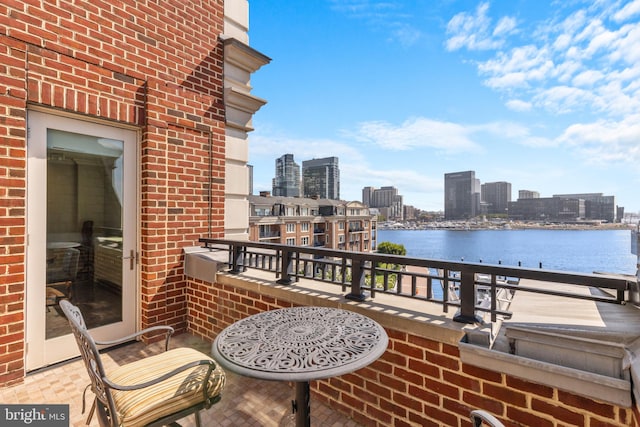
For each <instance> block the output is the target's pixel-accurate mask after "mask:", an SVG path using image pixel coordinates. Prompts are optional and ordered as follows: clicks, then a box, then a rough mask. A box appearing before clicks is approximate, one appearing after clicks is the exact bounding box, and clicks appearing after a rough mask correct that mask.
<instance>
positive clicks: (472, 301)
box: [453, 270, 483, 323]
mask: <svg viewBox="0 0 640 427" xmlns="http://www.w3.org/2000/svg"><path fill="white" fill-rule="evenodd" d="M475 281H476V279H475V273H474V272H473V271H471V270H462V271H460V311H458V312H457V313H456V315H455V316H453V320H454V321H456V322H460V323H483V322H482V319H481V318H480V317H479V316H476V289H475V288H476V287H475Z"/></svg>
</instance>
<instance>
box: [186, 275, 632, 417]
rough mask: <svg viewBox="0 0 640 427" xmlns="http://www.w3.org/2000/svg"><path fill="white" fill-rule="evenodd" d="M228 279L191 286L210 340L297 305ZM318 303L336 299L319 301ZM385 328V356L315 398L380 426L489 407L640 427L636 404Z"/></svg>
mask: <svg viewBox="0 0 640 427" xmlns="http://www.w3.org/2000/svg"><path fill="white" fill-rule="evenodd" d="M225 279H226V278H225ZM238 280H240V279H238ZM221 281H223V282H224V283H225V284H221V283H220V282H218V283H215V284H209V283H202V282H198V281H190V283H189V291H188V306H189V329H190V331H192V332H193V333H195V334H197V335H199V336H202V337H203V338H205V339H207V340H210V341H213V339H214V338H215V336H216V335H217V334H218V333H219V332H220V331H221V330H222V329H224V328H225V327H226V326H228V325H230V324H231V323H233V322H235V321H237V320H240V319H242V318H244V317H246V316H249V315H251V314H255V313H258V312H261V311H264V310H272V309H276V308H282V307H290V306H292V305H295V303H294V302H292V301H295V300H296V298H297V297H296V296H295V295H294V293H293V292H291V293H290V297H287V292H286V291H282V290H273V292H272V295H267V292H260V293H259V292H257V289H258V288H255V289H256V290H255V291H254V290H252V286H251V285H249V284H248V282H246V283H244V284H242V285H241V286H240V287H238V286H235V285H230V284H226V283H233V281H235V280H232V281H229V280H221ZM268 288H269V286H268V285H262V288H261V289H262V290H265V289H268ZM276 295H277V296H276ZM305 298H309V297H308V296H305ZM310 298H311V299H313V297H310ZM307 301H308V299H307ZM317 304H318V305H327V304H332V303H330V302H328V300H327V299H326V298H318V300H317ZM333 304H335V302H334V303H333ZM374 315H375V312H374V311H372V316H374ZM382 325H383V326H384V327H385V330H386V331H387V333H388V335H389V346H388V348H387V351H386V352H385V354H384V355H383V356H382V357H381V358H380V359H378V360H377V361H376V362H374V363H373V364H371V365H369V366H368V367H366V368H364V369H361V370H358V371H356V372H354V373H352V374H348V375H344V376H341V377H336V378H330V379H328V380H323V381H314V382H312V384H311V387H312V392H313V393H314V396H313V399H321V400H322V401H324V402H325V403H326V404H328V405H329V406H331V407H332V408H334V409H336V410H340V411H341V412H343V413H345V414H347V415H349V416H350V417H352V418H353V419H355V420H356V421H358V422H360V423H361V424H362V425H366V426H378V427H387V426H434V427H437V426H471V422H470V421H469V412H470V411H471V410H472V409H484V410H486V411H489V412H490V413H492V414H493V415H495V416H496V417H497V418H498V419H500V420H501V421H502V422H503V423H504V424H505V425H507V426H536V427H538V426H540V427H545V426H554V427H559V426H580V427H582V426H618V427H622V426H637V425H638V421H637V420H638V415H637V414H636V415H635V416H634V413H633V411H632V410H631V409H627V408H622V407H618V406H614V405H611V404H608V403H604V402H600V401H597V400H593V399H589V398H586V397H582V396H579V395H577V394H573V393H568V392H566V391H563V390H559V389H556V388H552V387H548V386H545V385H541V384H536V383H532V382H529V381H525V380H521V379H518V378H515V377H512V376H509V375H505V374H502V373H500V372H495V371H492V370H490V369H483V368H479V367H476V366H472V365H468V364H464V363H462V361H461V360H460V354H459V351H458V348H457V346H455V345H451V344H447V343H443V342H439V341H435V340H433V339H431V338H429V337H425V336H419V335H415V334H412V333H407V332H402V331H398V330H396V329H392V328H389V327H388V326H387V325H385V324H384V322H382ZM417 329H419V328H416V330H417Z"/></svg>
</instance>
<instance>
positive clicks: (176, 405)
mask: <svg viewBox="0 0 640 427" xmlns="http://www.w3.org/2000/svg"><path fill="white" fill-rule="evenodd" d="M60 307H61V308H62V311H63V312H64V314H65V316H66V317H67V319H68V320H69V324H70V325H71V330H72V332H73V334H74V336H75V338H76V342H77V343H78V347H79V349H80V353H81V355H82V359H83V360H84V363H85V367H86V368H87V372H88V374H89V378H90V379H91V384H90V387H91V390H92V391H93V393H94V394H95V395H96V398H95V400H94V403H93V407H92V408H91V411H90V413H89V417H88V419H87V424H89V422H90V421H91V418H92V416H93V414H94V412H97V416H98V421H99V423H100V426H101V427H141V426H154V427H155V426H161V425H176V423H175V421H176V420H178V419H180V418H183V417H185V416H187V415H191V414H194V415H195V419H196V425H197V426H200V414H199V411H200V410H202V409H208V408H209V407H211V405H213V404H214V403H217V402H218V401H219V400H220V397H221V395H220V393H221V392H222V389H223V388H224V384H225V373H224V371H223V370H222V369H221V368H220V367H219V366H218V364H217V363H216V362H215V361H214V360H213V359H212V358H210V357H208V356H207V355H205V354H203V353H201V352H199V351H197V350H194V349H192V348H176V349H172V350H169V349H168V347H169V339H170V337H171V334H172V333H173V328H171V327H170V326H155V327H151V328H148V329H145V330H143V331H140V332H138V333H136V334H132V335H129V336H126V337H123V338H121V339H119V340H115V341H109V342H99V341H95V340H94V339H93V338H92V337H91V335H90V334H89V332H88V330H87V327H86V324H85V322H84V319H83V317H82V313H81V312H80V310H79V309H78V307H76V306H75V305H73V304H71V303H70V302H69V301H68V300H66V299H63V300H61V301H60ZM158 331H164V332H165V333H166V340H165V352H163V353H160V354H157V355H154V356H149V357H145V358H143V359H140V360H137V361H135V362H132V363H128V364H125V365H122V366H119V367H117V368H114V369H109V370H106V369H105V367H104V365H103V363H102V361H101V358H100V352H99V351H98V347H97V346H98V345H114V344H119V343H124V342H127V341H131V340H132V339H134V338H136V337H138V336H140V335H143V334H147V333H150V332H158ZM87 387H89V386H87ZM83 408H84V402H83Z"/></svg>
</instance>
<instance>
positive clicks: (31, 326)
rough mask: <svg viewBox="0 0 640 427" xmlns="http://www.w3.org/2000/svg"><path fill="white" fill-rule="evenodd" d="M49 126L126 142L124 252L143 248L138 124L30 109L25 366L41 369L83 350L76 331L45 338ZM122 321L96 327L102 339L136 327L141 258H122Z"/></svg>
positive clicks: (28, 120) (121, 334)
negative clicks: (139, 261) (75, 337)
mask: <svg viewBox="0 0 640 427" xmlns="http://www.w3.org/2000/svg"><path fill="white" fill-rule="evenodd" d="M47 129H58V130H62V131H67V132H75V133H80V134H87V135H97V136H99V137H104V138H111V139H115V140H121V141H124V145H123V146H124V184H123V202H122V206H123V218H122V221H123V224H122V226H123V246H122V249H123V254H125V255H126V254H129V252H130V251H131V250H133V251H134V253H136V254H137V253H139V248H138V240H139V239H138V235H139V227H138V224H139V220H138V219H139V218H138V211H139V209H138V205H139V204H138V200H139V194H138V193H139V190H138V189H139V185H138V183H139V179H138V176H139V172H138V167H137V165H138V156H137V153H138V139H139V138H138V133H137V131H136V130H135V128H131V127H129V128H127V127H118V126H114V125H113V124H111V123H106V122H94V121H88V120H82V119H78V118H76V117H72V116H70V115H56V114H55V112H54V113H51V112H49V111H47V110H42V109H37V110H36V109H30V110H29V111H28V118H27V214H26V216H27V254H26V268H25V274H26V287H25V294H26V302H25V311H26V321H25V323H26V335H25V342H26V369H27V371H29V370H33V369H37V368H40V367H43V366H47V365H50V364H52V363H56V362H60V361H63V360H67V359H70V358H73V357H76V356H78V355H79V354H80V353H79V351H78V347H77V345H76V343H75V340H74V338H73V335H72V334H68V335H64V336H60V337H56V338H53V339H49V340H47V339H46V335H45V334H46V322H45V321H46V317H45V316H46V313H45V311H46V308H45V307H46V286H45V283H46V270H45V263H44V262H43V260H45V259H46V243H47V221H46V218H47V217H46V215H47V214H46V212H47ZM122 265H123V268H122V274H123V278H122V304H123V306H122V321H120V322H117V323H113V324H109V325H105V326H101V327H98V328H95V329H92V335H93V336H94V337H95V338H96V339H98V340H101V341H102V340H104V341H106V340H113V339H116V338H119V337H122V336H125V335H128V334H130V333H133V332H135V331H136V329H137V325H138V323H139V322H138V316H139V313H138V309H139V301H140V300H139V295H140V293H139V291H138V287H139V280H138V278H139V271H138V264H137V262H136V263H134V265H135V267H134V269H133V270H130V268H129V267H130V263H129V262H127V261H126V260H124V262H123V263H122Z"/></svg>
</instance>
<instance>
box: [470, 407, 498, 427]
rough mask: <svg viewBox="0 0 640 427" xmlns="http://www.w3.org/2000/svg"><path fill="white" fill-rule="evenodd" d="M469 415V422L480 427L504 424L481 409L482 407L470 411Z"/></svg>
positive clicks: (475, 426) (493, 426)
mask: <svg viewBox="0 0 640 427" xmlns="http://www.w3.org/2000/svg"><path fill="white" fill-rule="evenodd" d="M469 416H470V418H471V422H472V423H473V427H480V426H482V425H487V426H490V427H504V424H502V423H501V422H500V420H498V419H497V418H496V417H494V416H493V415H491V414H490V413H488V412H487V411H483V410H482V409H475V410H473V411H471V414H469Z"/></svg>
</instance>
